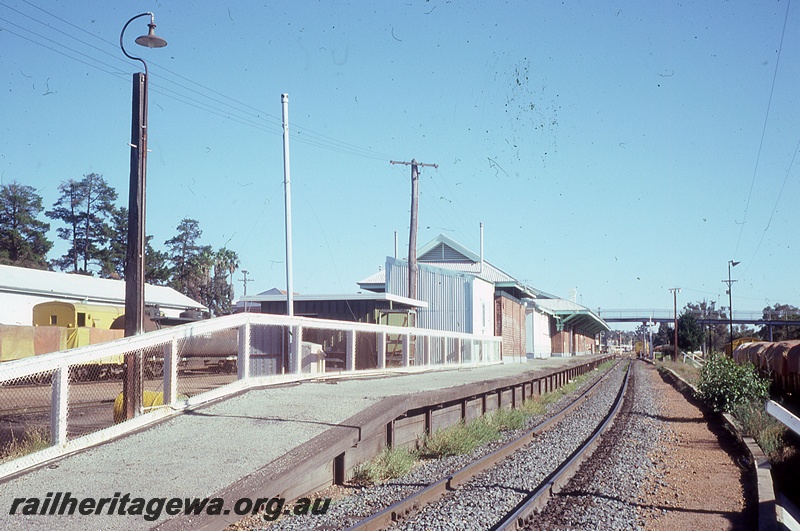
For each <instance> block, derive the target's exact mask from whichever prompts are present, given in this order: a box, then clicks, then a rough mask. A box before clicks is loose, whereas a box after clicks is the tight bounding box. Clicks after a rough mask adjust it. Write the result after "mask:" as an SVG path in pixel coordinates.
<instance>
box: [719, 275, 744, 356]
mask: <svg viewBox="0 0 800 531" xmlns="http://www.w3.org/2000/svg"><path fill="white" fill-rule="evenodd" d="M740 263H741V262H737V261H736V260H728V280H723V282H725V283H726V284H727V285H728V311H729V312H730V316H729V317H728V322H729V325H730V341H731V355H733V295H732V294H731V284H733V283H734V282H736V281H735V280H731V268H732V267H736V266H737V265H739V264H740Z"/></svg>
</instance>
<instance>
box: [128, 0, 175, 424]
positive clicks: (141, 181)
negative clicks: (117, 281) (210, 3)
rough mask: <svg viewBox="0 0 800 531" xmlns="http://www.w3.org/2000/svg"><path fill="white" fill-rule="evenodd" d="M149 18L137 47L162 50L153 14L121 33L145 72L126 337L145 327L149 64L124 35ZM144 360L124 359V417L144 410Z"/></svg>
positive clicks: (136, 130)
mask: <svg viewBox="0 0 800 531" xmlns="http://www.w3.org/2000/svg"><path fill="white" fill-rule="evenodd" d="M146 16H149V17H150V23H149V24H148V25H147V26H148V27H149V28H150V29H149V31H148V33H147V35H142V36H141V37H137V38H136V44H138V45H140V46H145V47H147V48H163V47H164V46H166V45H167V41H165V40H164V39H162V38H161V37H159V36H157V35H156V34H155V28H156V24H155V18H154V16H153V14H152V13H149V12H148V13H141V14H139V15H136V16H135V17H133V18H131V19H130V20H128V22H126V23H125V25H124V26H123V27H122V31H121V32H120V34H119V47H120V49H121V50H122V53H123V54H125V56H126V57H128V58H129V59H133V60H134V61H139V62H141V63H142V66H144V73H141V72H137V73H135V74H133V107H132V117H131V143H130V146H131V172H130V186H129V189H128V244H127V252H126V255H125V336H126V337H127V336H134V335H137V334H141V333H142V331H143V325H144V243H145V215H144V214H145V190H146V181H147V79H148V75H147V74H148V72H147V63H145V62H144V59H142V58H141V57H135V56H133V55H131V54H129V53H128V52H127V51H126V50H125V44H124V43H123V40H122V39H123V36H124V35H125V30H126V29H128V25H129V24H130V23H131V22H133V21H134V20H136V19H137V18H140V17H146ZM141 382H142V360H141V356H140V353H132V354H128V355H126V356H125V374H124V391H123V398H124V400H123V410H124V412H125V418H128V419H129V418H133V417H134V416H135V415H136V414H137V413H139V412H140V410H141V403H142V400H141V396H142V392H141V391H142V385H141Z"/></svg>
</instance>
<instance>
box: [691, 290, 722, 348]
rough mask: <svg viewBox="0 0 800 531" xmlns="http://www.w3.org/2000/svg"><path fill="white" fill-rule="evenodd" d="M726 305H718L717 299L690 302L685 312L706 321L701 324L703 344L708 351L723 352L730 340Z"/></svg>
mask: <svg viewBox="0 0 800 531" xmlns="http://www.w3.org/2000/svg"><path fill="white" fill-rule="evenodd" d="M726 310H727V308H725V307H724V306H720V307H719V308H718V307H717V303H716V301H709V300H702V301H700V302H697V303H691V302H690V303H688V304H687V305H686V306H685V307H684V310H683V311H684V312H691V313H693V314H694V316H695V318H696V319H702V320H705V321H706V324H702V325H701V329H702V330H703V344H704V345H705V347H704V349H703V350H705V351H706V352H722V351H723V350H724V345H725V343H727V342H728V336H729V333H728V321H727V319H728V313H727V311H726ZM679 342H680V340H679Z"/></svg>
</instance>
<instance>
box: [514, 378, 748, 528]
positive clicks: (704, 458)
mask: <svg viewBox="0 0 800 531" xmlns="http://www.w3.org/2000/svg"><path fill="white" fill-rule="evenodd" d="M633 377H634V380H633V383H634V385H633V387H630V386H629V390H628V395H629V396H628V397H629V398H630V400H627V401H626V404H625V405H624V406H623V409H622V411H620V415H618V417H617V419H616V420H615V422H614V426H613V427H612V429H611V431H610V433H609V434H608V436H607V437H604V438H603V443H602V444H601V445H600V446H599V447H598V449H597V450H596V451H595V453H594V455H593V456H592V458H591V459H589V460H588V461H586V462H585V463H584V465H583V466H582V467H581V469H580V470H579V472H578V473H577V474H576V475H575V476H574V477H573V478H572V480H571V481H570V482H569V484H568V485H566V487H565V488H564V489H563V490H562V491H561V492H560V493H559V494H558V495H557V496H555V497H554V498H553V499H551V501H550V503H548V505H547V506H546V507H545V509H544V511H542V513H541V514H539V515H537V517H536V519H535V521H534V522H533V523H532V525H531V526H530V527H528V528H527V529H533V530H550V529H621V530H628V529H658V530H666V531H678V530H681V531H683V530H685V529H715V530H716V529H719V530H727V529H742V530H745V529H756V528H757V522H756V521H755V520H754V519H753V518H754V517H755V516H756V515H755V511H752V510H749V509H748V508H747V504H746V502H745V498H746V496H745V493H744V489H743V485H747V484H748V482H749V481H750V480H749V478H748V476H747V474H746V473H744V472H743V470H742V469H741V468H739V467H738V466H736V464H735V463H734V460H735V459H736V455H737V454H738V452H739V449H738V448H737V447H735V445H734V444H732V443H730V442H729V441H730V440H731V437H730V435H729V434H727V433H726V432H724V431H721V430H719V429H718V427H715V425H714V424H713V422H712V424H711V425H710V426H709V424H708V423H707V420H710V419H711V418H709V419H707V418H705V417H704V415H703V413H702V412H701V411H700V410H699V409H698V408H697V407H696V406H694V405H693V404H691V403H690V402H688V401H687V400H686V399H685V398H684V396H683V395H681V394H680V393H678V392H677V391H676V390H675V389H674V388H673V387H672V386H671V385H669V384H667V383H665V382H664V381H663V380H662V379H661V377H660V376H659V374H658V372H657V371H656V370H655V369H654V368H653V367H652V366H651V365H648V364H644V363H637V364H636V367H635V372H634V374H633Z"/></svg>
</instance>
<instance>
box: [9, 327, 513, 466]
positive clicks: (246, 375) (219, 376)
mask: <svg viewBox="0 0 800 531" xmlns="http://www.w3.org/2000/svg"><path fill="white" fill-rule="evenodd" d="M500 344H501V343H500V338H495V337H478V336H472V335H468V334H454V333H448V332H437V331H430V330H424V331H423V330H420V329H416V328H402V327H392V326H377V325H366V324H363V323H341V322H333V321H324V320H320V319H305V318H289V317H285V316H274V315H266V314H239V315H234V316H228V317H224V318H217V319H212V320H208V321H201V322H196V323H191V324H186V325H181V326H178V327H175V328H169V329H163V330H158V331H155V332H149V333H147V334H142V335H139V336H134V337H130V338H124V339H118V340H116V341H112V342H108V343H102V344H99V345H91V346H87V347H80V348H76V349H72V350H65V351H61V352H55V353H50V354H43V355H30V356H28V357H24V358H22V359H14V360H13V361H7V362H2V363H0V465H1V464H2V463H3V462H9V461H11V460H14V459H17V458H19V457H20V456H23V455H26V454H30V453H32V452H36V451H37V450H41V449H43V448H49V447H56V448H63V447H65V446H66V445H67V444H68V443H69V442H71V441H74V440H75V439H78V438H81V437H85V436H89V435H97V436H99V437H100V439H97V440H96V441H95V442H99V441H100V440H103V439H102V437H106V438H107V437H111V436H115V435H119V434H121V433H124V432H125V431H126V430H127V429H134V428H136V427H138V426H141V425H143V424H144V421H142V422H138V423H137V422H136V421H137V420H140V419H139V417H141V416H142V414H143V413H148V412H150V411H154V410H158V409H164V408H167V409H169V410H172V409H180V408H182V407H186V406H187V405H195V404H199V403H201V402H202V401H203V400H205V399H204V398H203V397H204V396H206V395H208V396H211V395H210V394H214V393H216V394H214V396H221V395H220V393H221V394H222V395H224V394H225V393H226V392H229V391H226V390H225V389H221V388H224V387H225V386H226V385H229V384H232V383H234V382H236V381H237V380H246V381H245V384H247V382H248V381H253V382H255V383H256V384H263V383H268V382H269V381H270V378H271V377H275V376H279V375H290V376H293V375H296V377H298V378H299V377H301V376H302V375H303V374H308V375H311V374H320V375H322V374H325V373H338V372H343V371H358V370H374V369H376V368H377V369H382V368H384V367H386V368H392V367H413V366H418V367H428V366H437V365H450V364H459V363H461V364H479V363H492V362H497V361H500ZM253 379H255V380H253ZM240 388H241V386H239V387H238V388H236V389H240ZM126 389H129V390H131V395H132V397H134V398H135V397H136V396H137V395H138V396H139V397H140V398H139V401H137V403H135V404H132V405H128V404H127V403H126V402H127V400H126V398H125V394H126V392H125V390H126ZM230 392H233V391H230ZM209 393H210V394H209ZM132 399H133V398H131V400H132ZM165 405H166V406H165ZM126 406H127V407H126ZM131 413H133V416H134V417H135V418H134V419H133V420H134V422H132V423H130V422H129V420H130V416H131ZM167 413H168V412H165V413H164V414H167ZM143 418H147V417H143ZM120 424H121V425H122V426H121V427H120V426H117V425H120ZM115 426H116V429H113V427H115ZM109 428H112V431H111V432H109V431H104V430H107V429H109ZM93 441H94V439H93Z"/></svg>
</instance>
